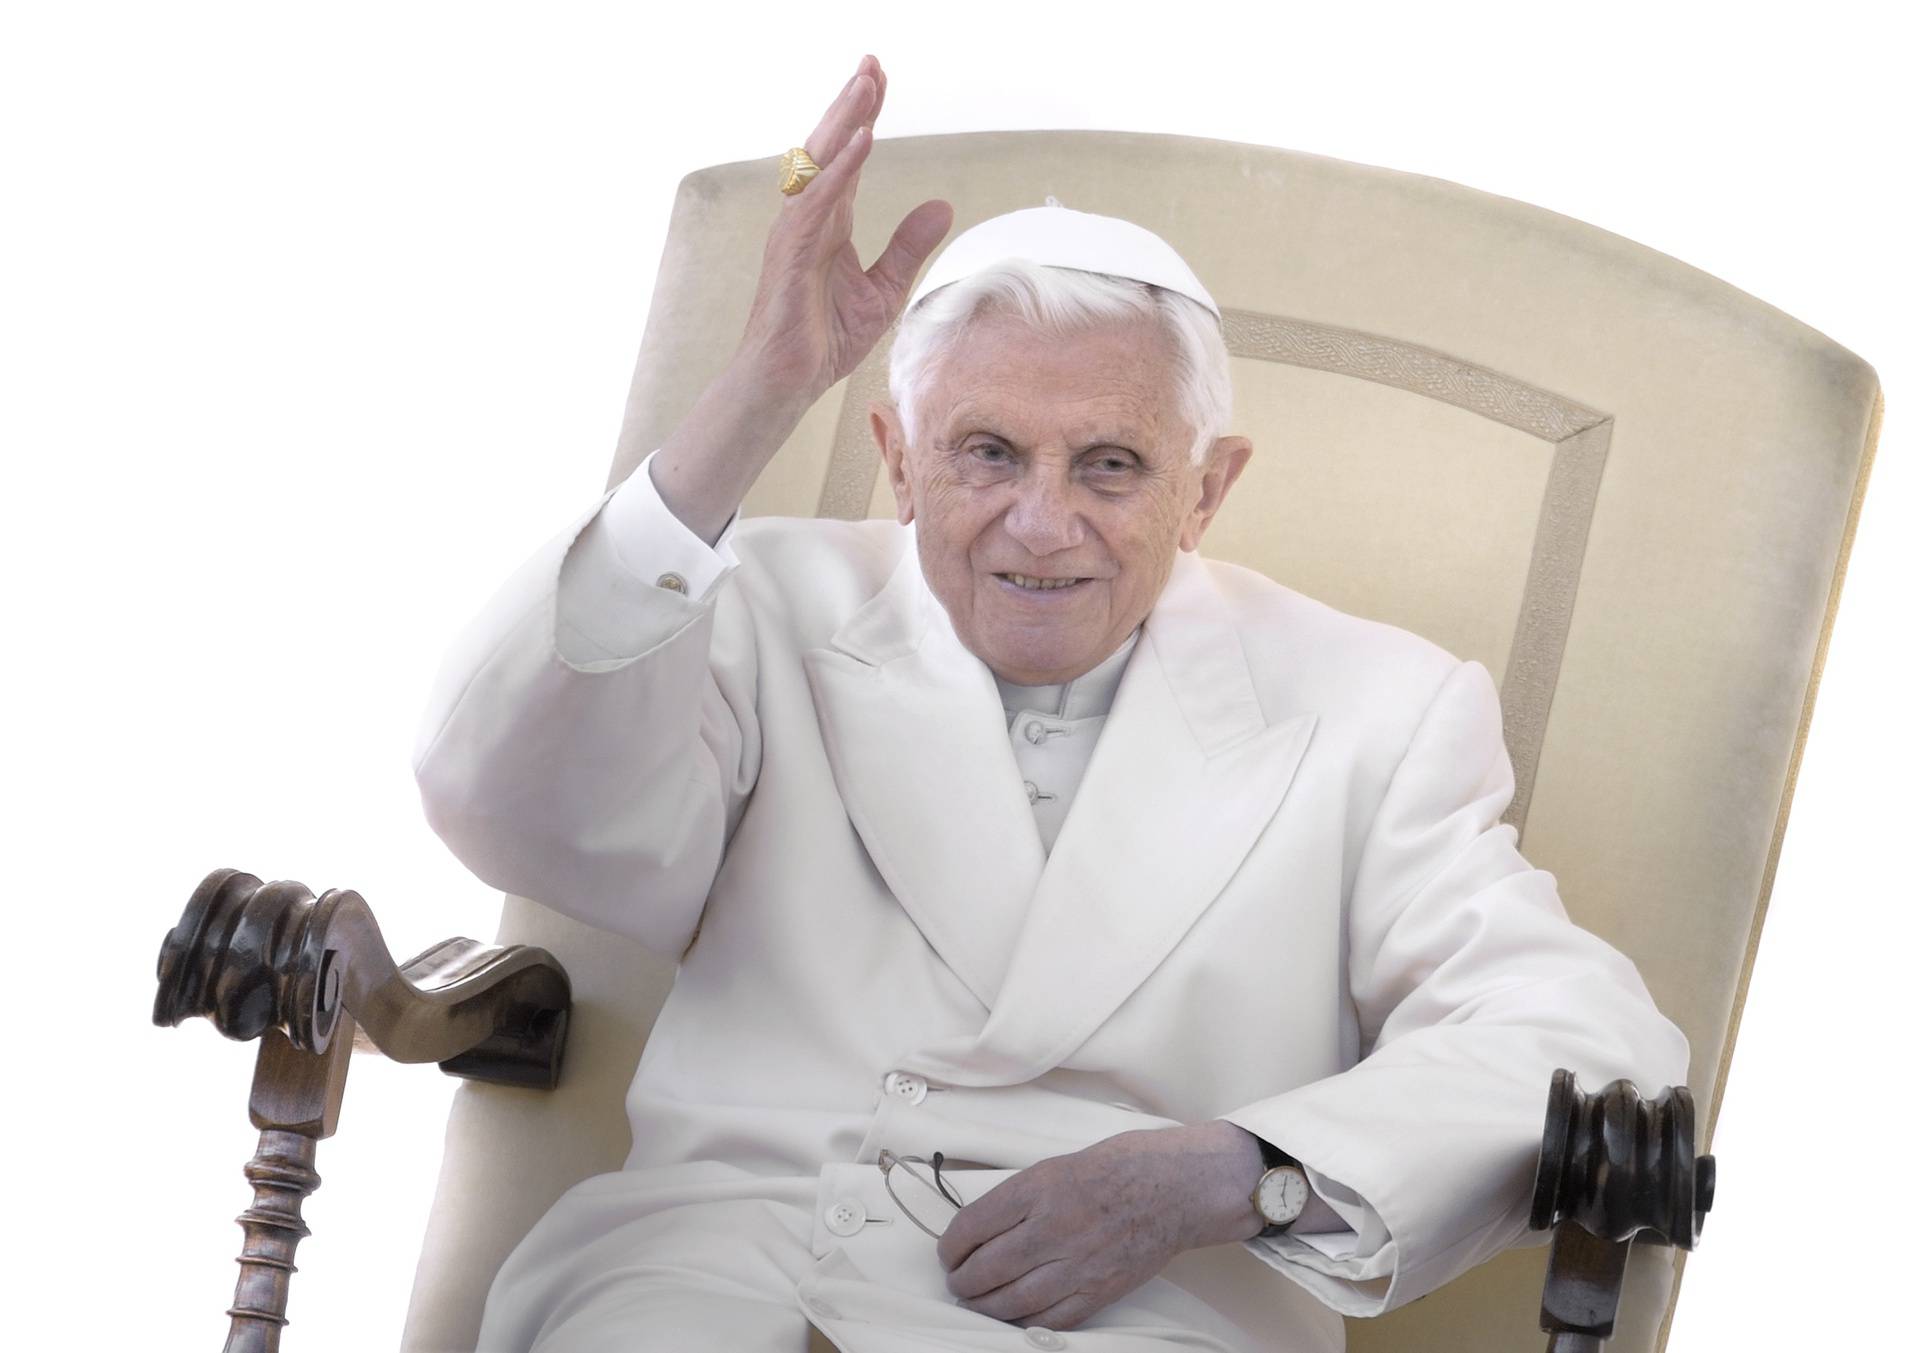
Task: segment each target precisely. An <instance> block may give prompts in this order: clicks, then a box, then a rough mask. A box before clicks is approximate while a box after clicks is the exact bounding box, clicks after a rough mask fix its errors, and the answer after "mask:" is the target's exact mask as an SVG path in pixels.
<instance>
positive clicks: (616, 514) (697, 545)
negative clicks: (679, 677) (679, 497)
mask: <svg viewBox="0 0 1920 1353" xmlns="http://www.w3.org/2000/svg"><path fill="white" fill-rule="evenodd" d="M659 454H660V453H659V452H658V451H657V450H656V451H651V452H649V453H648V454H647V458H646V459H645V460H643V461H641V462H640V464H639V465H638V466H636V467H635V468H634V471H633V473H632V474H630V475H628V476H627V479H626V482H625V483H623V484H621V485H620V487H619V488H617V489H615V490H614V491H613V495H612V496H611V497H610V498H606V499H605V500H603V501H604V506H603V507H602V508H601V509H600V511H599V512H598V513H597V514H596V515H595V516H594V518H593V519H592V520H591V521H589V522H588V523H587V525H586V526H585V527H584V528H583V529H582V530H581V532H580V536H579V539H578V540H577V541H576V542H575V544H574V548H573V550H572V551H571V552H570V553H569V554H568V556H567V558H566V561H565V563H564V565H563V566H562V568H561V572H560V595H559V622H558V641H559V647H560V652H561V654H562V655H563V656H565V658H566V659H567V661H569V662H570V663H573V664H574V665H575V666H577V667H582V668H587V669H589V670H591V669H592V667H593V664H595V663H597V662H605V661H608V660H615V661H618V660H622V659H625V658H629V657H632V656H633V655H634V654H636V653H643V652H645V651H646V650H647V649H649V648H652V647H653V646H654V645H655V644H657V643H659V642H660V640H661V639H663V638H665V637H666V635H665V633H664V632H662V631H661V630H660V628H659V626H660V624H661V623H663V622H664V623H671V620H672V617H671V615H663V613H661V612H660V611H658V610H657V609H655V608H652V607H649V606H648V605H646V604H645V602H646V596H645V594H646V593H647V592H648V591H649V590H651V589H654V588H663V589H666V590H670V591H678V592H680V593H682V594H683V595H685V596H687V597H690V598H692V599H693V600H696V601H700V600H704V599H706V598H707V596H708V595H709V594H710V593H712V591H713V589H714V588H715V587H716V586H717V585H718V584H719V583H720V581H721V580H722V579H723V578H725V577H726V576H727V574H729V573H731V572H732V571H733V570H734V568H736V567H737V566H738V565H739V563H740V560H739V558H738V557H737V556H736V555H735V554H734V552H733V530H734V526H735V524H736V523H737V522H738V521H739V514H738V513H735V514H734V515H733V516H732V517H730V518H728V519H727V525H726V528H725V529H724V530H722V531H721V532H720V538H719V539H718V540H716V541H715V542H714V543H713V544H712V545H711V546H709V545H708V544H707V542H706V541H704V540H702V539H700V537H699V536H697V535H695V534H694V533H693V531H692V530H691V529H689V528H688V526H687V525H686V523H684V522H682V521H681V520H680V519H679V518H678V517H676V516H674V515H673V511H672V509H671V508H669V507H668V506H667V505H666V503H665V502H664V501H662V500H661V497H660V491H659V490H658V489H657V488H655V487H654V483H653V458H654V457H655V456H657V455H659Z"/></svg>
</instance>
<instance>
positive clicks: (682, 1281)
mask: <svg viewBox="0 0 1920 1353" xmlns="http://www.w3.org/2000/svg"><path fill="white" fill-rule="evenodd" d="M1012 1173H1013V1172H1012V1171H986V1170H981V1171H966V1172H962V1173H960V1174H959V1175H957V1176H956V1178H957V1179H958V1180H960V1181H962V1185H963V1187H964V1188H965V1190H966V1193H967V1196H968V1197H969V1198H971V1197H976V1196H978V1195H979V1194H981V1193H984V1192H985V1191H986V1190H987V1189H988V1188H990V1187H992V1185H993V1184H995V1183H998V1182H999V1181H1000V1180H1001V1179H1003V1178H1005V1177H1007V1176H1008V1175H1010V1174H1012ZM848 1205H851V1206H852V1207H853V1208H855V1209H856V1210H858V1211H860V1212H862V1213H863V1214H864V1215H865V1216H867V1217H870V1218H872V1219H873V1223H872V1224H870V1225H867V1226H865V1227H863V1228H861V1229H860V1230H859V1231H857V1232H854V1233H853V1234H850V1235H844V1236H843V1235H839V1234H836V1233H830V1232H829V1230H828V1229H827V1227H826V1226H825V1224H824V1223H823V1217H824V1216H828V1215H837V1216H839V1217H842V1218H843V1217H844V1216H845V1215H846V1213H845V1211H844V1210H843V1209H844V1208H845V1207H846V1206H848ZM896 1211H897V1209H895V1208H894V1206H893V1205H892V1202H891V1200H890V1199H889V1198H888V1197H887V1195H886V1193H885V1189H884V1185H882V1184H881V1182H880V1179H879V1172H878V1171H877V1170H876V1169H875V1168H874V1167H873V1166H871V1165H830V1166H828V1167H827V1168H826V1170H824V1171H823V1172H822V1174H821V1175H820V1176H819V1177H817V1178H815V1177H795V1178H768V1177H764V1176H753V1175H747V1174H745V1173H744V1172H741V1171H738V1170H735V1169H733V1168H732V1167H729V1166H722V1165H718V1164H712V1163H706V1164H699V1165H689V1166H676V1167H672V1168H670V1169H663V1170H634V1171H622V1172H618V1173H615V1174H609V1175H598V1176H595V1177H594V1178H592V1179H588V1180H585V1181H583V1182H582V1183H580V1184H578V1185H576V1186H575V1187H574V1188H573V1189H571V1190H569V1191H568V1192H567V1193H566V1194H565V1195H564V1196H562V1198H561V1199H560V1200H559V1202H557V1203H556V1204H555V1205H554V1207H553V1209H552V1210H551V1211H549V1212H548V1214H547V1215H546V1216H545V1217H543V1218H542V1219H541V1220H540V1222H539V1224H538V1225H536V1226H535V1227H534V1229H533V1230H532V1231H531V1232H529V1233H528V1235H527V1237H526V1239H525V1240H523V1241H522V1242H521V1243H520V1245H519V1247H518V1248H517V1249H515V1250H514V1252H513V1254H512V1255H510V1256H509V1257H508V1259H507V1262H506V1263H505V1264H504V1265H503V1266H502V1267H501V1270H500V1273H499V1275H498V1277H496V1278H495V1280H494V1284H493V1288H492V1290H491V1291H490V1292H489V1294H488V1297H487V1306H486V1312H485V1315H484V1317H483V1319H482V1322H481V1329H480V1336H479V1340H478V1345H477V1347H478V1349H479V1351H480V1353H669V1351H670V1353H689V1350H699V1349H716V1350H726V1351H727V1353H813V1351H814V1350H830V1349H837V1350H840V1353H947V1351H949V1350H972V1351H974V1353H1033V1351H1034V1350H1035V1349H1040V1350H1043V1351H1044V1350H1073V1351H1074V1353H1174V1351H1175V1350H1185V1351H1187V1353H1193V1351H1195V1350H1205V1353H1339V1351H1340V1350H1341V1349H1342V1348H1343V1347H1344V1343H1345V1337H1344V1329H1343V1327H1342V1325H1341V1322H1340V1319H1339V1317H1338V1316H1336V1315H1334V1314H1333V1313H1332V1312H1331V1311H1328V1310H1327V1309H1326V1308H1325V1307H1324V1306H1322V1305H1320V1303H1319V1302H1318V1301H1316V1300H1314V1299H1313V1298H1312V1297H1311V1296H1309V1295H1308V1294H1307V1293H1306V1292H1304V1291H1303V1290H1301V1289H1299V1288H1297V1287H1295V1286H1294V1285H1293V1284H1292V1283H1290V1282H1288V1281H1287V1280H1286V1279H1285V1278H1283V1277H1281V1276H1280V1275H1279V1274H1276V1273H1273V1272H1271V1271H1266V1272H1263V1273H1262V1274H1261V1275H1260V1276H1261V1277H1263V1278H1264V1280H1265V1281H1266V1282H1267V1283H1269V1284H1273V1285H1274V1288H1273V1290H1274V1293H1275V1296H1276V1300H1277V1302H1278V1303H1279V1305H1277V1306H1276V1308H1275V1316H1276V1318H1275V1319H1274V1320H1273V1321H1272V1322H1270V1324H1269V1326H1268V1327H1267V1328H1263V1329H1262V1330H1259V1331H1248V1330H1245V1329H1242V1328H1240V1327H1239V1326H1237V1325H1235V1324H1233V1323H1232V1322H1230V1321H1228V1320H1226V1319H1224V1318H1223V1317H1222V1316H1221V1315H1220V1314H1219V1313H1218V1312H1217V1311H1216V1310H1214V1309H1213V1308H1212V1307H1211V1306H1209V1305H1208V1304H1207V1303H1206V1302H1205V1301H1203V1300H1202V1299H1201V1296H1200V1295H1197V1294H1196V1293H1202V1292H1204V1291H1205V1290H1206V1283H1205V1280H1204V1279H1203V1280H1202V1281H1199V1282H1187V1283H1184V1284H1183V1283H1180V1282H1176V1281H1170V1280H1169V1279H1170V1278H1173V1277H1177V1276H1178V1273H1179V1270H1180V1268H1181V1266H1182V1265H1183V1264H1187V1266H1188V1267H1189V1268H1195V1271H1196V1272H1199V1269H1198V1268H1196V1267H1195V1266H1194V1265H1191V1264H1190V1263H1187V1261H1190V1260H1192V1259H1194V1258H1195V1257H1197V1256H1199V1255H1201V1254H1203V1253H1211V1252H1192V1253H1190V1254H1189V1255H1182V1256H1180V1257H1179V1258H1178V1259H1176V1260H1175V1261H1174V1263H1173V1264H1171V1265H1169V1266H1168V1269H1167V1271H1166V1273H1165V1274H1163V1275H1162V1276H1161V1277H1159V1278H1156V1279H1154V1280H1152V1281H1150V1282H1148V1283H1146V1284H1145V1285H1143V1286H1142V1287H1140V1288H1138V1289H1136V1290H1135V1291H1134V1292H1132V1293H1129V1294H1128V1295H1127V1296H1126V1297H1123V1298H1122V1299H1121V1300H1119V1301H1117V1302H1115V1303H1113V1304H1112V1305H1110V1306H1108V1307H1106V1308H1105V1309H1104V1310H1102V1311H1100V1312H1098V1313H1097V1314H1096V1315H1094V1316H1093V1317H1092V1318H1091V1319H1089V1320H1088V1321H1087V1322H1086V1323H1085V1324H1084V1325H1081V1326H1079V1327H1077V1328H1075V1329H1072V1330H1061V1331H1048V1330H1041V1329H1032V1328H1022V1327H1020V1326H1016V1325H1010V1324H1007V1323H1005V1322H1003V1321H999V1320H995V1319H993V1318H992V1317H990V1316H984V1315H980V1314H977V1313H975V1312H972V1311H967V1310H963V1309H961V1308H960V1307H959V1306H957V1305H955V1304H954V1299H953V1298H952V1296H951V1295H950V1294H949V1293H948V1292H947V1291H946V1275H945V1270H944V1269H943V1268H942V1267H941V1266H940V1264H939V1261H938V1258H937V1257H936V1256H935V1255H934V1251H933V1241H932V1240H931V1239H930V1238H929V1237H927V1236H925V1235H924V1234H922V1233H921V1232H920V1231H918V1230H917V1229H915V1228H913V1227H912V1226H911V1225H909V1224H903V1222H902V1221H900V1220H898V1219H894V1220H888V1219H889V1218H893V1215H894V1213H895V1212H896ZM843 1229H844V1228H843ZM1218 1257H1220V1256H1215V1258H1216V1259H1217V1258H1218ZM1248 1262H1250V1263H1255V1262H1257V1261H1248Z"/></svg>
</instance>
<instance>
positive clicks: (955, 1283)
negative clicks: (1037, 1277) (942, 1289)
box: [947, 1222, 1034, 1298]
mask: <svg viewBox="0 0 1920 1353" xmlns="http://www.w3.org/2000/svg"><path fill="white" fill-rule="evenodd" d="M1033 1267H1034V1251H1033V1234H1032V1230H1031V1228H1030V1227H1029V1226H1028V1225H1027V1223H1025V1222H1022V1223H1021V1224H1020V1225H1018V1226H1015V1227H1014V1228H1013V1229H1012V1230H1010V1231H1002V1232H1001V1233H1000V1234H999V1235H997V1236H995V1237H994V1238H993V1239H992V1240H989V1241H988V1242H987V1243H986V1244H984V1245H981V1246H979V1247H978V1248H977V1249H975V1250H974V1251H973V1253H971V1254H969V1255H968V1256H967V1258H966V1261H965V1262H964V1263H962V1264H961V1265H960V1266H959V1267H958V1268H956V1269H954V1270H953V1271H952V1272H951V1273H949V1274H947V1291H949V1292H951V1293H953V1295H954V1296H956V1297H967V1298H973V1297H979V1296H984V1295H986V1294H987V1293H989V1292H991V1291H993V1290H994V1289H995V1288H998V1287H1004V1286H1006V1285H1007V1284H1008V1283H1010V1282H1012V1281H1014V1280H1015V1279H1016V1278H1019V1277H1020V1276H1021V1275H1022V1274H1024V1273H1026V1272H1027V1271H1028V1270H1030V1269H1031V1268H1033Z"/></svg>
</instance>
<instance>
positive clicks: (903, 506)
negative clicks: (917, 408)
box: [867, 399, 913, 526]
mask: <svg viewBox="0 0 1920 1353" xmlns="http://www.w3.org/2000/svg"><path fill="white" fill-rule="evenodd" d="M867 422H868V424H869V425H870V426H871V427H872V428H873V442H874V445H875V446H878V447H879V448H880V459H881V461H882V462H883V463H884V464H885V465H886V467H887V483H888V484H890V485H892V487H893V513H894V517H895V519H896V520H898V521H899V523H900V524H901V525H902V526H905V525H907V524H909V523H910V522H912V520H913V485H912V484H911V483H909V482H908V480H907V433H906V429H905V428H904V427H903V426H902V425H901V423H900V413H899V411H898V410H897V409H895V408H894V407H893V405H891V404H889V403H887V402H886V401H885V400H881V399H876V400H874V401H873V403H872V404H871V405H870V406H869V407H868V409H867Z"/></svg>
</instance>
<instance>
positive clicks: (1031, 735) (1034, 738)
mask: <svg viewBox="0 0 1920 1353" xmlns="http://www.w3.org/2000/svg"><path fill="white" fill-rule="evenodd" d="M1046 740H1047V730H1046V729H1044V728H1042V727H1041V726H1040V725H1039V724H1037V723H1030V724H1028V725H1027V741H1028V742H1033V743H1040V742H1045V741H1046Z"/></svg>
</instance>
